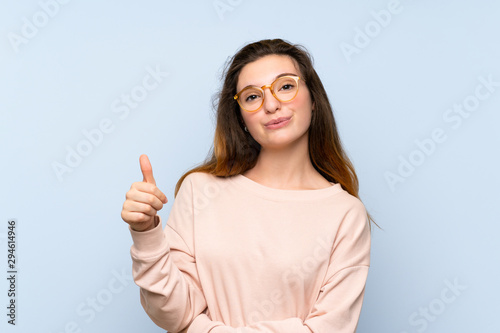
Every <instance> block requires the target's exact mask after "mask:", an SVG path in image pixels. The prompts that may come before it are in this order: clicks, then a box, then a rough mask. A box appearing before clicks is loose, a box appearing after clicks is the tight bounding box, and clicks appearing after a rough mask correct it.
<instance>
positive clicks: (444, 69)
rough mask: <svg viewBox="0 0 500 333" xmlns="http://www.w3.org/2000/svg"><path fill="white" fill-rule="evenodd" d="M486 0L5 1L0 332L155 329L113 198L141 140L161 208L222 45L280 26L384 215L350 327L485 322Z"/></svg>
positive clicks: (236, 44) (490, 190)
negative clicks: (300, 51) (311, 69)
mask: <svg viewBox="0 0 500 333" xmlns="http://www.w3.org/2000/svg"><path fill="white" fill-rule="evenodd" d="M54 4H57V5H54ZM384 14H385V16H384ZM387 14H390V18H389V16H388V15H387ZM499 14H500V3H499V2H493V1H465V0H464V1H451V0H449V1H445V0H443V1H429V0H427V1H425V0H422V1H416V0H413V1H412V0H401V1H379V0H376V1H374V0H370V1H368V0H363V1H355V2H354V1H307V2H306V1H287V2H281V1H279V2H278V1H277V2H271V1H248V0H220V1H212V0H209V1H142V2H137V1H107V2H102V1H66V3H63V1H62V0H61V2H60V3H59V2H56V1H55V0H42V1H40V2H37V1H22V2H12V1H9V2H7V1H2V10H1V11H0V29H1V31H0V36H2V38H1V39H0V52H1V53H0V54H1V59H2V60H1V61H0V112H1V120H0V142H1V146H0V156H2V163H1V166H0V168H1V173H0V174H1V176H2V191H0V221H1V225H0V249H2V250H1V251H2V252H3V251H6V248H7V245H6V243H7V238H6V232H7V221H8V219H9V218H15V219H17V223H18V258H19V261H18V269H19V276H18V286H17V289H18V292H19V294H18V298H17V302H18V309H17V311H18V313H17V315H18V317H17V325H16V327H12V326H11V325H8V324H7V322H6V321H7V317H6V316H5V313H3V312H6V309H5V306H6V305H7V302H8V297H7V289H8V286H7V281H6V279H5V278H2V279H1V281H2V282H1V283H0V295H1V297H0V303H1V304H2V306H1V308H2V309H4V310H2V313H1V316H0V317H1V318H3V319H2V320H1V323H0V327H1V331H2V332H15V331H18V332H33V331H37V332H53V333H60V332H73V331H74V332H109V331H110V330H112V331H113V332H115V331H116V332H118V331H120V332H162V331H163V330H162V329H160V328H158V327H156V326H155V325H154V324H153V323H152V322H151V320H150V319H149V318H148V317H147V315H146V314H145V312H144V311H143V309H142V307H141V305H140V303H139V290H138V287H137V286H136V285H135V284H134V283H133V282H132V281H131V259H130V254H129V250H130V246H131V244H132V242H131V237H130V235H129V231H128V229H127V225H126V224H125V223H124V222H123V221H122V220H121V217H120V211H121V208H122V204H123V201H124V199H125V193H126V192H127V191H128V189H129V188H130V185H131V184H132V182H134V181H139V180H142V176H141V173H140V169H139V161H138V159H139V156H140V154H143V153H146V154H148V156H149V158H150V160H151V163H152V165H153V170H154V174H155V178H156V182H157V185H158V187H159V188H160V189H161V190H163V191H164V192H165V193H166V194H167V197H168V198H169V202H168V204H167V206H166V207H164V209H163V210H162V211H161V212H160V215H161V216H163V217H164V221H166V218H167V217H168V212H169V211H170V208H171V205H172V203H173V201H174V200H173V193H174V186H175V184H176V182H177V180H178V179H179V177H180V176H181V175H182V174H183V173H184V172H186V171H187V170H189V169H191V168H192V167H194V166H195V165H197V164H198V163H200V162H201V161H202V160H203V159H204V158H205V157H206V155H207V153H208V151H209V148H210V147H211V145H212V142H213V141H212V140H213V134H214V126H215V118H214V114H213V111H212V108H211V98H212V96H213V94H215V93H216V92H217V89H218V88H219V87H220V74H221V71H222V68H223V65H224V63H225V61H226V60H227V58H228V57H229V56H231V55H233V54H234V53H235V52H236V51H237V50H238V49H239V48H240V47H242V46H243V45H244V44H246V43H248V42H252V41H257V40H259V39H263V38H277V37H279V38H284V39H286V40H289V41H291V42H293V43H300V44H302V45H304V46H305V47H306V48H307V49H308V50H309V51H310V52H311V54H312V55H313V57H314V60H315V68H316V70H317V72H318V73H319V75H320V77H321V79H322V81H323V83H324V85H325V88H326V90H327V92H328V94H329V98H330V100H331V102H332V105H333V107H334V115H335V117H336V120H337V124H338V127H339V130H340V135H341V138H342V140H343V143H344V145H345V147H346V149H347V151H348V154H349V156H350V157H351V158H352V160H353V162H354V165H355V168H356V171H357V174H358V176H359V179H360V196H361V199H362V200H363V202H364V203H365V206H366V208H367V209H368V211H369V212H370V213H371V214H372V215H373V216H374V218H375V219H376V221H377V223H378V224H379V225H380V226H381V227H382V228H383V230H380V229H377V228H374V229H373V233H372V259H371V268H370V273H369V278H368V281H367V285H366V293H365V301H364V304H363V309H362V313H361V318H360V321H359V326H358V332H370V333H371V332H383V333H389V332H397V333H404V332H406V333H410V332H498V331H499V326H500V325H499V324H498V322H497V321H496V320H494V318H495V317H497V315H498V311H499V310H500V307H499V306H498V298H499V296H500V295H499V294H500V292H499V288H498V278H499V277H500V274H499V273H500V269H499V268H498V265H496V264H495V262H497V261H498V254H499V253H500V245H499V244H500V242H498V240H497V237H498V234H499V231H500V227H499V222H500V220H499V217H498V216H500V210H499V207H500V205H499V199H500V195H499V192H498V187H499V185H500V177H499V175H498V170H499V162H500V160H499V157H498V146H499V144H500V134H499V131H498V126H499V123H500V116H499V111H500V110H499V108H500V62H499V61H498V60H499V59H500V43H499V38H498V32H499V31H500V23H499V22H500V21H499V20H498V17H500V15H499ZM31 25H33V26H31ZM37 25H38V27H37ZM30 26H31V29H30ZM155 69H156V70H158V71H160V72H161V73H162V74H161V76H160V77H159V78H158V80H157V82H156V85H155V87H154V88H151V87H150V88H151V89H150V90H144V88H141V86H142V85H143V79H144V78H145V77H146V76H147V75H148V71H152V70H153V71H154V70H155ZM166 73H168V75H167V74H166ZM485 80H486V81H488V80H490V81H492V82H493V83H490V85H489V86H486V85H485V84H484V83H482V82H483V81H485ZM148 82H149V83H150V84H153V83H154V81H153V80H149V81H148ZM488 89H490V90H488ZM131 93H134V94H135V96H136V99H137V100H140V101H138V102H137V103H136V105H134V107H133V108H132V107H129V108H128V111H126V110H127V108H126V107H125V104H124V103H123V102H122V101H121V98H122V95H123V94H128V95H130V94H131ZM141 93H142V95H141ZM479 97H481V98H479ZM120 107H121V108H120ZM459 107H462V109H463V110H465V111H462V115H460V113H458V112H457V111H456V110H457V108H459ZM126 112H128V113H126ZM103 122H104V123H106V122H107V125H106V124H105V125H104V126H103V127H104V129H107V132H108V133H104V132H102V129H100V131H101V133H102V134H101V136H99V135H98V134H95V133H96V129H98V128H99V126H100V124H102V123H103ZM436 129H437V131H438V132H439V133H440V134H439V135H437V136H436V137H434V138H433V134H432V133H433V131H435V130H436ZM85 131H87V132H88V133H94V134H95V136H94V142H95V144H91V145H89V144H88V143H89V140H88V139H87V138H86V136H85V134H84V132H85ZM431 140H432V141H431ZM86 142H87V143H86ZM77 149H80V151H82V152H84V153H85V155H86V156H82V157H81V160H79V161H77V160H73V162H72V165H73V167H71V166H69V165H68V162H67V161H66V159H67V156H68V154H69V152H70V151H72V150H73V151H77ZM495 151H497V153H494V152H495ZM70 162H71V161H70ZM61 165H63V166H66V168H67V169H64V168H63V169H61ZM55 166H58V168H59V169H57V168H56V167H55ZM57 170H59V171H57ZM61 170H64V172H63V171H61ZM389 178H390V179H392V182H391V181H389ZM3 253H4V254H1V255H0V257H1V258H4V259H2V260H1V261H0V267H1V268H2V271H3V272H6V270H7V266H6V265H7V262H6V259H5V258H6V255H5V253H6V252H3ZM2 274H3V273H2ZM453 285H454V286H455V287H453ZM457 285H458V287H457ZM450 286H451V287H450Z"/></svg>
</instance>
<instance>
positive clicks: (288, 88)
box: [274, 76, 299, 102]
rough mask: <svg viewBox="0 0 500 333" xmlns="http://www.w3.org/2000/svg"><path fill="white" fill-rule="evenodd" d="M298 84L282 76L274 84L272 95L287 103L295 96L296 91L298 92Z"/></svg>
mask: <svg viewBox="0 0 500 333" xmlns="http://www.w3.org/2000/svg"><path fill="white" fill-rule="evenodd" d="M297 83H298V82H296V81H295V79H294V78H292V77H287V76H283V77H280V78H279V79H278V80H277V81H276V82H275V83H274V94H275V95H276V96H277V97H278V99H279V100H280V101H282V102H288V101H290V100H292V99H293V98H294V97H295V95H297V91H299V87H298V84H297Z"/></svg>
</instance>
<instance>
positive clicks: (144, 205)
mask: <svg viewBox="0 0 500 333" xmlns="http://www.w3.org/2000/svg"><path fill="white" fill-rule="evenodd" d="M139 163H140V165H141V172H142V177H143V179H142V182H135V183H133V184H132V186H131V187H130V190H129V191H128V192H127V194H126V195H125V198H126V200H125V202H124V203H123V209H122V214H121V216H122V219H123V220H124V221H125V222H127V223H128V224H130V227H131V228H132V229H133V230H135V231H147V230H150V229H153V228H154V227H156V226H157V224H158V222H159V217H158V215H156V213H157V212H158V211H159V210H160V209H162V208H163V205H164V204H166V203H167V202H168V200H167V197H166V196H165V194H163V192H162V191H160V190H159V189H158V187H156V182H155V179H154V177H153V168H152V167H151V163H150V162H149V159H148V157H147V156H146V155H141V157H140V158H139Z"/></svg>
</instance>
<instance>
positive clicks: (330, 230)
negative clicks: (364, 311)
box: [122, 39, 372, 333]
mask: <svg viewBox="0 0 500 333" xmlns="http://www.w3.org/2000/svg"><path fill="white" fill-rule="evenodd" d="M140 165H141V170H142V173H143V177H144V178H143V181H142V182H136V183H133V184H132V187H131V188H130V190H129V191H128V192H127V195H126V201H125V203H124V205H123V210H122V218H123V220H124V221H125V222H127V223H129V225H130V232H131V235H132V239H133V242H134V244H133V245H132V247H131V256H132V259H133V276H134V280H135V282H136V284H137V285H138V286H139V287H140V290H141V292H140V299H141V304H142V306H143V307H144V309H145V311H146V312H147V314H148V315H149V316H150V318H151V319H152V320H153V321H154V322H155V323H156V324H157V325H158V326H160V327H162V328H164V329H166V330H168V332H193V333H201V332H203V333H208V332H210V333H218V332H219V333H220V332H280V333H281V332H286V333H293V332H301V333H302V332H304V333H310V332H315V333H323V332H324V333H327V332H328V333H331V332H337V333H338V332H355V330H356V327H357V323H358V319H359V315H360V311H361V307H362V302H363V297H364V290H365V283H366V279H367V275H368V268H369V265H370V224H371V220H372V218H371V217H370V215H369V214H368V213H367V212H366V210H365V207H364V205H363V203H362V202H361V200H360V199H359V197H358V180H357V176H356V173H355V171H354V168H353V166H352V164H351V162H350V161H349V158H348V157H347V155H346V153H345V151H344V149H343V147H342V144H341V141H340V138H339V135H338V133H337V128H336V124H335V120H334V117H333V112H332V108H331V106H330V103H329V101H328V97H327V94H326V92H325V89H324V88H323V85H322V83H321V81H320V79H319V77H318V75H317V73H316V71H315V70H314V68H313V65H312V61H311V57H310V56H309V54H308V52H307V51H306V50H305V49H304V48H303V47H302V46H300V45H292V44H290V43H288V42H285V41H283V40H281V39H272V40H261V41H259V42H255V43H252V44H248V45H246V46H245V47H243V48H242V49H240V50H239V51H238V52H237V53H236V54H235V55H234V56H233V58H232V59H231V61H230V62H229V65H228V67H227V68H226V70H225V74H224V83H223V87H222V90H221V92H220V94H219V96H218V101H217V125H216V131H215V138H214V147H213V151H212V154H211V158H210V159H207V160H206V161H205V162H204V163H203V164H202V165H200V166H198V167H196V168H194V169H192V170H190V171H189V172H187V173H186V174H184V175H183V176H182V177H181V178H180V180H179V181H178V182H177V185H176V188H175V193H174V194H175V195H174V197H175V201H174V203H173V206H172V209H171V212H170V215H169V217H168V220H167V223H166V227H165V229H164V230H163V229H162V223H161V218H160V217H159V216H158V215H157V211H158V210H160V209H161V208H162V207H163V204H165V203H166V202H167V198H166V196H165V195H164V194H163V193H162V192H161V191H160V190H159V189H158V188H157V187H156V184H155V181H154V177H153V173H152V168H151V164H150V163H149V160H148V158H147V156H145V155H142V156H141V158H140Z"/></svg>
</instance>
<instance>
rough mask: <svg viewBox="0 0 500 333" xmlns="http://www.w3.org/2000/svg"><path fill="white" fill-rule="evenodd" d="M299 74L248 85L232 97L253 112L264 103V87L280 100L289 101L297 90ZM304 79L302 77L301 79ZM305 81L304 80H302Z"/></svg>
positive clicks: (242, 106) (243, 107)
mask: <svg viewBox="0 0 500 333" xmlns="http://www.w3.org/2000/svg"><path fill="white" fill-rule="evenodd" d="M300 79H301V78H300V76H295V75H286V76H280V77H279V78H277V79H276V80H274V82H273V83H271V84H266V85H264V86H262V87H256V86H249V87H246V88H243V89H242V90H240V92H238V93H237V94H236V95H234V99H235V100H236V101H237V102H238V104H239V105H240V106H241V108H242V109H243V110H245V111H247V112H255V111H257V110H258V109H260V107H261V106H262V105H263V104H264V98H265V97H264V89H265V88H269V90H271V93H272V94H273V96H274V97H275V98H276V99H277V100H278V101H280V102H290V101H291V100H292V99H294V98H295V97H296V96H297V93H298V92H299V80H300ZM302 81H304V79H302ZM304 82H305V81H304Z"/></svg>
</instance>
